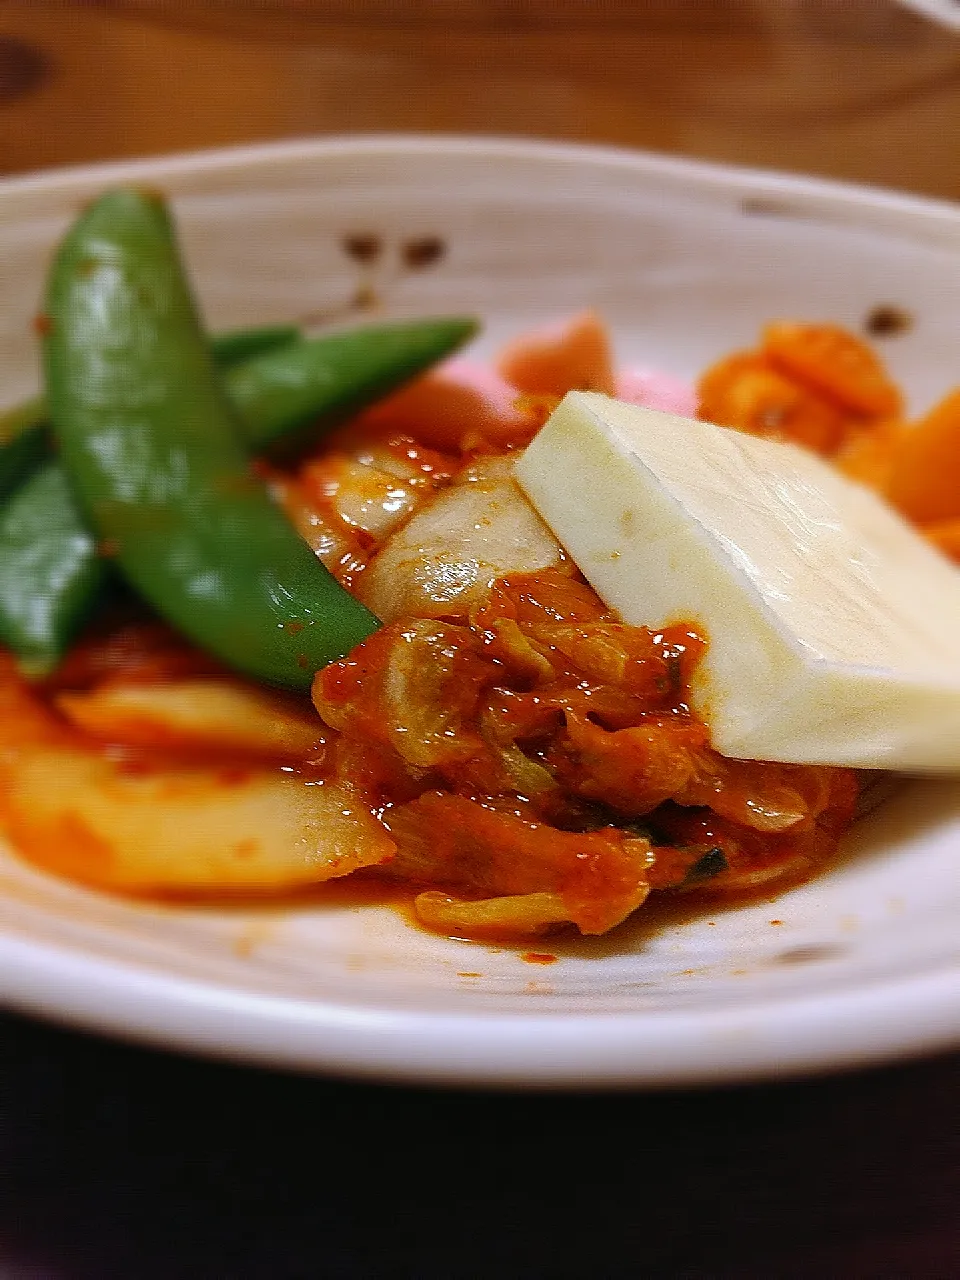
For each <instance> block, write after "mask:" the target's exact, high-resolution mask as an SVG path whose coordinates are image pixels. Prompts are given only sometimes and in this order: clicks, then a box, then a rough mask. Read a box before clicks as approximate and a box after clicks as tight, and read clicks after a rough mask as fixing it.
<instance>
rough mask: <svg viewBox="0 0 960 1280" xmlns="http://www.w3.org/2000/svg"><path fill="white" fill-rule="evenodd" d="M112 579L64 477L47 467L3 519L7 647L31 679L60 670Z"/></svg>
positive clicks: (0, 603)
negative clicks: (66, 649)
mask: <svg viewBox="0 0 960 1280" xmlns="http://www.w3.org/2000/svg"><path fill="white" fill-rule="evenodd" d="M105 577H106V564H105V562H104V561H103V560H101V559H100V558H99V557H98V556H97V554H96V547H95V544H94V539H93V536H92V534H90V533H88V532H87V530H86V528H85V526H84V523H83V520H82V519H81V516H80V513H79V511H78V510H77V508H76V504H75V502H74V498H73V494H72V493H71V492H70V487H69V485H68V484H67V478H66V476H65V475H64V473H63V469H62V468H61V467H59V466H58V465H57V464H56V463H55V462H52V461H48V462H46V463H44V464H42V465H41V466H40V469H39V470H38V471H36V472H35V473H34V474H33V475H32V476H31V477H30V478H29V479H28V480H27V481H26V482H25V483H24V484H23V485H22V486H21V488H20V489H19V490H18V491H17V492H16V493H15V494H14V495H13V497H12V498H11V499H10V501H9V502H8V503H7V505H6V506H5V507H4V508H3V510H2V511H0V640H2V641H3V643H4V644H5V645H6V646H7V647H8V648H9V649H12V650H13V652H14V653H16V654H17V656H18V658H19V659H20V665H21V667H22V668H23V670H24V672H25V673H26V674H28V675H45V674H46V673H47V672H48V671H50V670H51V668H53V667H54V666H55V665H56V663H57V661H58V660H59V658H60V656H61V654H62V652H63V644H64V637H66V636H72V635H74V634H75V632H76V629H77V627H78V626H79V625H80V624H81V623H82V622H83V621H85V619H86V616H87V612H88V609H89V603H90V601H91V599H95V598H96V597H97V595H98V594H99V591H100V588H101V586H102V585H103V582H104V579H105ZM38 582H42V583H44V584H45V588H46V589H45V590H43V591H39V592H38V591H37V590H36V584H37V583H38Z"/></svg>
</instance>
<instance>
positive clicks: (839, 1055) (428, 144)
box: [0, 133, 960, 1090]
mask: <svg viewBox="0 0 960 1280" xmlns="http://www.w3.org/2000/svg"><path fill="white" fill-rule="evenodd" d="M357 153H360V154H364V155H368V156H376V155H378V154H381V155H392V156H403V155H409V154H411V153H415V154H418V155H426V156H431V155H432V156H442V155H444V154H457V155H459V156H464V155H474V156H477V157H483V156H487V157H490V158H497V157H499V158H504V157H513V158H526V159H530V160H532V161H537V160H547V161H553V162H567V163H571V164H576V165H578V166H582V165H584V164H591V165H594V166H597V167H600V168H605V169H608V170H609V169H610V168H611V167H617V168H621V169H623V170H624V171H627V172H633V173H638V174H641V175H643V176H644V177H646V178H647V179H651V178H656V177H658V176H659V177H662V178H669V179H671V180H674V181H676V182H677V183H679V184H680V185H681V186H683V185H686V186H689V187H690V188H691V189H697V190H701V191H704V190H709V191H712V192H713V193H716V194H722V193H724V192H726V193H729V192H731V191H733V192H736V193H739V194H747V193H750V194H759V195H763V194H767V195H776V196H778V197H781V198H783V197H785V196H786V197H789V198H791V199H796V200H798V201H800V202H801V203H803V204H806V205H808V206H809V205H814V206H819V207H821V208H833V209H835V210H842V211H853V212H855V213H856V215H857V220H856V225H857V226H858V227H861V228H862V227H863V226H864V225H865V217H866V223H867V224H869V225H871V226H873V227H875V228H877V229H880V230H885V231H887V232H890V231H893V232H900V233H902V232H904V231H906V232H907V233H908V234H910V235H912V238H914V239H917V238H918V236H917V232H918V230H919V231H920V232H921V236H922V231H923V229H924V228H925V227H929V228H931V229H933V230H934V232H941V233H942V232H944V231H946V232H947V233H953V234H954V235H955V237H956V239H957V244H958V247H960V205H956V204H954V203H952V202H949V201H944V200H936V199H932V198H929V197H926V196H922V195H915V194H911V193H905V192H899V191H893V190H890V189H887V188H883V187H875V186H869V185H864V184H858V183H850V182H843V181H837V180H835V179H832V178H826V177H819V176H816V175H806V174H796V173H784V172H781V171H778V170H776V169H757V168H749V167H744V166H736V165H727V164H723V163H717V162H713V161H707V160H698V159H688V158H686V157H683V156H673V155H664V154H661V153H658V152H651V151H644V150H640V149H633V148H626V147H617V146H601V145H595V144H587V143H583V144H581V143H569V142H553V141H546V140H541V139H537V138H523V137H500V136H497V135H467V134H463V135H460V134H430V135H425V134H415V133H388V134H381V133H376V134H357V135H351V134H334V135H327V136H322V137H301V138H292V139H285V140H281V141H275V142H265V143H255V144H246V145H235V146H228V147H216V148H204V149H199V150H192V151H185V152H172V153H165V154H159V155H155V156H148V157H140V158H135V159H123V160H110V161H103V162H97V163H92V164H77V165H69V166H64V167H59V168H55V169H44V170H38V171H34V172H29V173H25V174H16V175H11V176H9V177H6V178H3V179H0V198H2V197H3V196H7V197H9V198H13V197H17V196H20V197H30V196H34V195H35V196H40V197H42V196H43V195H47V194H49V195H55V194H58V193H59V194H65V193H69V191H70V190H71V189H76V190H78V191H79V190H82V189H84V188H88V187H90V186H91V185H96V184H102V183H105V182H122V181H142V180H151V179H152V180H154V181H157V180H163V178H164V177H167V178H173V179H176V178H178V177H189V176H190V175H191V174H202V173H210V172H217V171H221V172H222V171H225V170H230V169H231V168H236V169H243V168H245V167H250V168H257V167H260V166H263V165H265V164H270V163H273V162H277V163H284V162H297V161H310V160H313V159H315V160H318V161H322V160H323V159H325V158H331V157H336V156H338V155H341V156H342V155H356V154H357ZM788 216H789V215H788ZM0 217H2V214H0ZM0 979H2V985H3V991H2V1000H3V1002H4V1003H6V1004H7V1005H8V1006H9V1007H10V1008H13V1009H17V1010H18V1011H19V1012H22V1013H25V1014H28V1015H33V1016H39V1017H43V1018H46V1019H48V1020H51V1021H56V1022H59V1023H61V1024H67V1025H72V1026H74V1027H77V1028H80V1029H83V1030H86V1031H92V1032H97V1033H102V1034H107V1035H110V1036H112V1037H117V1038H121V1039H127V1040H133V1041H137V1042H140V1043H144V1044H149V1045H152V1046H153V1047H156V1048H166V1049H175V1050H180V1051H186V1052H189V1053H193V1054H199V1055H201V1056H204V1057H212V1058H221V1059H228V1060H232V1061H234V1062H242V1063H246V1064H248V1065H258V1066H264V1067H273V1068H283V1069H288V1070H295V1071H303V1072H312V1073H315V1074H330V1075H335V1076H344V1077H349V1078H353V1079H364V1080H368V1081H378V1082H390V1083H403V1084H407V1085H416V1084H420V1085H437V1086H455V1087H463V1086H467V1087H485V1088H487V1087H489V1088H507V1089H518V1088H530V1087H537V1088H542V1089H566V1090H569V1089H583V1088H590V1089H596V1088H602V1089H629V1088H633V1089H635V1088H664V1087H668V1088H688V1087H704V1086H714V1085H720V1084H734V1083H748V1082H757V1081H761V1080H768V1081H771V1080H780V1079H795V1078H798V1077H802V1076H809V1075H816V1074H824V1073H828V1072H837V1071H843V1070H852V1069H857V1068H862V1067H868V1066H879V1065H881V1064H885V1063H891V1062H895V1061H902V1060H906V1059H912V1058H916V1057H918V1056H921V1055H926V1054H932V1053H936V1052H943V1051H947V1050H950V1049H955V1048H957V1047H960V981H958V974H957V970H956V968H955V967H954V966H951V965H949V964H947V965H945V966H942V967H941V968H938V969H936V970H934V971H932V972H929V973H925V974H923V975H921V976H919V977H916V976H915V977H912V978H910V979H904V980H901V981H886V982H879V981H878V982H876V983H872V984H869V985H868V986H866V987H863V988H856V989H855V990H854V991H853V992H850V991H848V990H846V989H844V991H842V992H841V993H840V994H838V995H829V996H824V995H823V994H817V995H814V996H807V997H803V996H800V997H789V998H784V997H782V996H781V997H778V998H776V999H761V1000H754V1001H751V1002H748V1003H747V1004H745V1005H742V1006H739V1007H738V1008H737V1009H735V1010H731V1009H729V1008H725V1009H721V1010H718V1011H716V1012H713V1011H708V1012H706V1013H705V1012H704V1011H702V1010H699V1011H697V1012H695V1013H684V1012H682V1011H669V1010H667V1011H664V1010H655V1011H651V1010H640V1011H636V1012H622V1013H609V1012H604V1013H595V1014H594V1013H589V1012H586V1013H584V1012H580V1011H577V1012H562V1011H560V1010H554V1011H542V1010H541V1011H540V1012H525V1011H520V1010H517V1011H505V1012H504V1011H499V1012H491V1011H489V1010H473V1011H470V1012H467V1013H459V1012H457V1013H451V1012H450V1011H448V1010H443V1011H437V1010H434V1011H429V1010H428V1011H420V1010H418V1011H411V1010H409V1009H393V1010H389V1009H386V1008H382V1009H380V1008H366V1007H360V1006H351V1005H348V1004H343V1003H339V1002H337V1001H330V1000H328V999H323V998H318V999H316V1000H309V1001H308V1000H305V999H299V998H293V997H285V996H279V995H264V994H262V993H258V992H254V991H246V992H244V991H242V990H240V989H238V988H232V987H230V986H228V985H226V984H217V983H215V982H211V981H205V980H194V979H187V978H183V977H180V976H177V975H174V974H170V973H167V974H164V973H162V972H156V971H153V970H151V969H150V968H149V966H147V965H145V964H140V963H137V962H136V961H131V962H127V963H118V962H116V961H107V960H104V959H100V958H97V957H94V956H90V955H89V954H86V953H85V952H84V951H83V949H82V948H81V947H79V946H72V945H70V944H66V943H56V942H46V943H43V942H36V941H31V940H29V939H25V938H23V937H22V936H20V935H18V934H17V933H16V932H15V931H14V930H5V929H3V928H0ZM532 998H533V997H532ZM891 1009H893V1010H895V1014H896V1016H895V1017H894V1018H893V1019H891V1016H890V1013H891ZM585 1028H588V1036H587V1035H585ZM824 1036H826V1037H827V1039H826V1042H824ZM588 1037H589V1038H588ZM491 1044H493V1045H494V1046H496V1047H495V1048H494V1049H491ZM706 1045H712V1048H713V1052H712V1054H711V1053H708V1052H706Z"/></svg>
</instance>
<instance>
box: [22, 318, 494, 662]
mask: <svg viewBox="0 0 960 1280" xmlns="http://www.w3.org/2000/svg"><path fill="white" fill-rule="evenodd" d="M475 332H476V323H475V321H473V320H468V319H460V318H456V317H454V318H446V319H440V320H422V321H408V322H405V323H397V324H390V325H377V326H366V327H364V328H359V329H355V330H350V331H345V332H343V333H335V334H329V335H326V336H324V337H322V338H315V339H309V340H307V339H305V340H297V339H298V334H297V331H296V330H295V329H293V328H292V327H291V326H274V327H272V328H263V329H250V330H238V331H236V332H235V333H234V334H230V333H226V334H219V335H217V336H216V337H215V338H213V339H212V340H211V344H210V346H211V352H212V354H213V355H214V357H215V358H216V360H217V363H218V365H219V366H220V367H221V368H222V369H224V366H225V364H226V365H227V367H226V368H225V369H224V373H223V378H224V386H225V389H226V392H227V395H228V397H229V398H230V399H231V401H232V402H233V404H234V406H235V408H236V410H237V412H238V414H239V423H238V425H239V428H240V433H241V435H242V437H243V439H244V440H245V441H246V442H247V444H248V445H249V447H250V448H251V449H252V450H254V451H260V450H263V449H269V448H270V447H271V446H274V445H276V444H277V443H278V442H281V443H283V442H285V441H289V440H290V439H293V440H295V441H296V442H297V443H298V444H300V445H301V446H302V444H303V443H304V442H305V440H306V439H307V438H314V437H315V436H316V435H317V434H318V432H320V431H322V430H324V429H327V428H329V427H330V426H331V425H333V424H335V423H336V422H339V421H341V420H342V418H343V417H344V416H347V415H348V414H349V413H351V412H353V411H354V410H355V409H356V408H358V407H360V406H361V405H363V404H366V403H369V402H370V401H371V400H373V399H374V398H376V397H377V396H378V395H382V394H383V393H384V392H386V391H389V390H393V388H394V387H396V386H397V385H399V384H400V383H401V382H404V381H406V380H407V379H409V378H410V377H412V376H414V375H415V374H417V373H420V372H422V371H423V369H425V368H427V367H428V366H429V365H431V364H434V363H436V361H437V360H439V359H441V358H442V357H443V356H446V355H449V354H450V352H451V351H453V350H455V349H456V347H458V346H460V345H461V343H463V342H464V341H466V340H467V339H468V338H469V337H471V336H472V335H473V334H474V333H475ZM281 347H282V349H281ZM243 352H257V353H258V354H255V355H251V356H249V358H247V359H239V357H241V356H242V354H243ZM274 356H276V357H279V358H273V357H274ZM235 360H236V361H237V363H233V361H235ZM43 413H44V415H45V414H46V405H45V403H44V408H43ZM43 430H44V431H45V430H46V428H45V427H44V428H43ZM287 447H288V448H289V444H288V445H287ZM52 465H56V464H52ZM61 488H66V486H65V485H64V486H61ZM45 495H46V490H44V489H43V488H42V487H40V488H38V489H37V490H36V491H33V490H31V492H30V494H29V495H24V499H23V502H22V503H21V504H19V505H18V521H20V522H22V521H23V520H24V519H25V518H26V504H27V503H29V502H30V501H34V502H36V503H38V504H39V509H38V510H37V511H36V512H35V513H34V519H33V521H32V525H33V528H34V536H35V539H36V546H35V549H34V554H33V555H32V556H29V557H27V556H25V555H24V553H23V550H22V548H21V546H20V543H19V541H18V538H19V535H16V536H15V537H14V538H13V541H12V542H9V541H8V539H7V537H6V536H5V533H4V527H3V524H2V523H0V561H2V560H4V559H6V558H8V557H9V558H10V560H11V563H16V564H17V566H18V574H17V576H16V577H15V578H5V577H4V576H3V575H2V574H0V640H2V641H3V642H4V643H5V644H6V645H7V647H8V648H10V649H12V650H13V652H14V653H15V654H17V655H18V657H19V658H20V659H21V665H22V666H23V668H24V670H25V671H27V672H28V673H29V674H39V675H42V674H46V673H47V672H48V671H49V670H51V669H52V668H53V667H55V666H56V664H57V662H58V661H59V659H60V658H61V657H62V656H63V653H64V652H65V650H66V648H67V646H68V645H69V644H70V642H71V641H72V640H73V638H74V636H75V634H76V631H77V628H78V627H79V626H80V625H81V624H82V623H83V622H84V621H85V620H86V618H87V617H88V616H89V615H90V614H92V613H93V611H94V609H95V608H96V606H97V601H98V597H99V590H100V585H101V583H102V580H103V573H102V572H96V571H94V569H93V568H92V566H90V565H87V564H84V563H83V555H81V552H80V548H81V547H83V548H86V550H85V553H84V554H85V556H86V558H87V559H88V560H89V561H93V560H94V559H96V557H97V550H96V539H95V538H94V537H93V536H92V535H91V534H89V533H88V529H87V523H86V521H85V520H84V518H83V516H82V514H81V512H80V511H79V510H78V508H77V506H76V504H75V503H71V504H70V505H69V506H66V505H65V506H64V508H63V510H61V511H60V512H58V513H56V515H55V517H51V516H50V515H49V514H48V513H47V514H45V510H44V507H45V505H47V504H44V503H42V502H41V499H42V498H43V497H44V496H45ZM58 547H64V548H69V555H68V556H67V558H66V560H65V562H64V564H62V565H60V566H59V568H58V566H57V548H58ZM68 566H69V568H68ZM84 589H85V590H86V592H87V598H86V602H85V607H81V606H82V604H83V602H82V601H81V599H79V598H78V593H81V592H82V590H84ZM31 598H33V599H34V600H35V601H36V602H37V603H36V606H35V608H34V610H33V611H32V612H31V613H30V625H29V627H28V628H26V629H25V618H24V614H23V602H24V601H25V600H28V599H31ZM41 619H42V620H43V621H44V622H45V624H46V634H45V638H44V641H43V643H42V644H41V643H40V636H39V634H38V631H37V628H38V627H39V625H40V622H41Z"/></svg>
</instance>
